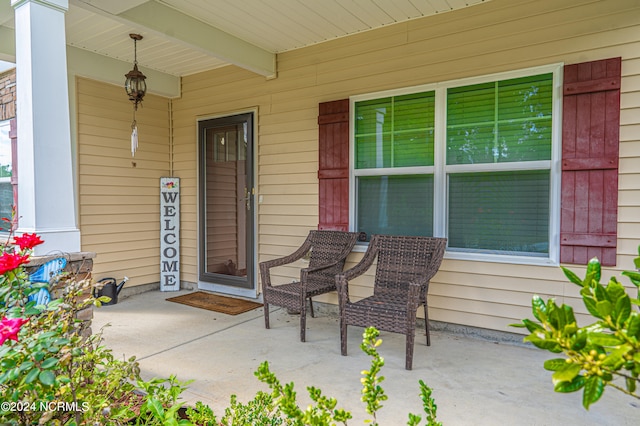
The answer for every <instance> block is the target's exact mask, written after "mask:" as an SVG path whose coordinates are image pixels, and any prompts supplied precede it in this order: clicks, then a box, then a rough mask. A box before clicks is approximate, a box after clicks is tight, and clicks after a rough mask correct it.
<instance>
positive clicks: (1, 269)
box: [0, 253, 29, 274]
mask: <svg viewBox="0 0 640 426" xmlns="http://www.w3.org/2000/svg"><path fill="white" fill-rule="evenodd" d="M28 262H29V255H19V254H13V253H2V256H0V274H4V273H6V272H9V271H13V270H14V269H16V268H17V267H18V266H20V265H23V264H25V263H28Z"/></svg>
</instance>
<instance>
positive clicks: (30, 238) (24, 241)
mask: <svg viewBox="0 0 640 426" xmlns="http://www.w3.org/2000/svg"><path fill="white" fill-rule="evenodd" d="M14 240H15V242H16V244H18V245H19V246H20V250H24V249H32V248H34V247H35V246H37V245H38V244H42V243H44V241H42V240H41V239H40V237H39V236H38V235H36V234H22V236H21V237H15V238H14Z"/></svg>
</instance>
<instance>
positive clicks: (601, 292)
mask: <svg viewBox="0 0 640 426" xmlns="http://www.w3.org/2000/svg"><path fill="white" fill-rule="evenodd" d="M593 294H594V295H595V298H596V300H598V301H603V300H608V301H609V302H611V299H609V295H608V294H607V290H606V289H605V287H604V286H603V285H602V284H600V283H596V285H595V286H594V287H593Z"/></svg>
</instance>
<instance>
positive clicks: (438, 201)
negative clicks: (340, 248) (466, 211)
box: [349, 63, 564, 266]
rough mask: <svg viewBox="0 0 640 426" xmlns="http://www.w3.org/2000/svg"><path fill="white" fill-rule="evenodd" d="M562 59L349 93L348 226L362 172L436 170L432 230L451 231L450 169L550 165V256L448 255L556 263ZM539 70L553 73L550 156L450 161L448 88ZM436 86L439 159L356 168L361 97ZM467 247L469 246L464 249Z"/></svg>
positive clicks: (358, 248)
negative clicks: (417, 164)
mask: <svg viewBox="0 0 640 426" xmlns="http://www.w3.org/2000/svg"><path fill="white" fill-rule="evenodd" d="M563 67H564V64H563V63H555V64H550V65H544V66H537V67H530V68H523V69H519V70H513V71H506V72H500V73H493V74H487V75H483V76H476V77H469V78H462V79H456V80H450V81H444V82H437V83H430V84H423V85H417V86H410V87H404V88H398V89H391V90H384V91H378V92H372V93H366V94H362V95H354V96H351V97H349V229H350V230H351V231H355V230H356V221H357V198H358V197H357V195H358V194H357V185H356V179H357V178H358V177H359V176H377V175H404V174H416V173H418V174H427V173H433V179H434V199H433V203H434V208H433V212H434V213H433V214H434V217H433V234H434V235H433V236H435V237H447V236H448V235H447V234H448V223H447V221H448V193H449V185H448V175H449V174H451V173H456V172H469V171H475V172H483V171H518V170H541V169H544V170H547V169H548V170H549V171H550V188H549V214H550V218H549V252H548V254H547V255H546V256H539V257H538V256H528V255H515V254H514V255H511V254H497V253H488V252H477V251H472V250H469V251H461V250H459V249H458V250H455V251H453V250H447V252H446V254H445V258H447V259H456V260H473V261H483V262H500V263H513V264H527V265H543V266H557V265H559V263H560V262H559V258H560V255H559V253H560V195H561V155H562V86H563ZM538 74H552V75H553V77H552V79H553V82H552V100H551V102H552V105H551V108H552V113H551V117H552V128H551V159H550V160H537V161H521V162H512V163H478V164H456V165H447V164H446V138H447V134H446V132H447V90H448V89H450V88H454V87H460V86H468V85H473V84H480V83H488V82H495V81H502V80H508V79H513V78H520V77H528V76H533V75H538ZM427 91H434V92H435V119H434V145H435V146H434V165H433V166H420V167H404V168H403V167H397V168H380V169H375V170H374V169H360V170H358V169H356V168H355V151H356V150H355V114H356V103H357V102H361V101H367V100H372V99H379V98H385V97H390V96H401V95H407V94H411V93H418V92H427ZM365 248H366V244H358V246H356V251H364V250H365ZM462 250H464V249H462Z"/></svg>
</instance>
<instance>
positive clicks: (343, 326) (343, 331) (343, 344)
mask: <svg viewBox="0 0 640 426" xmlns="http://www.w3.org/2000/svg"><path fill="white" fill-rule="evenodd" d="M340 350H341V352H342V355H343V356H346V355H347V323H346V321H345V320H344V319H340Z"/></svg>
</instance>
